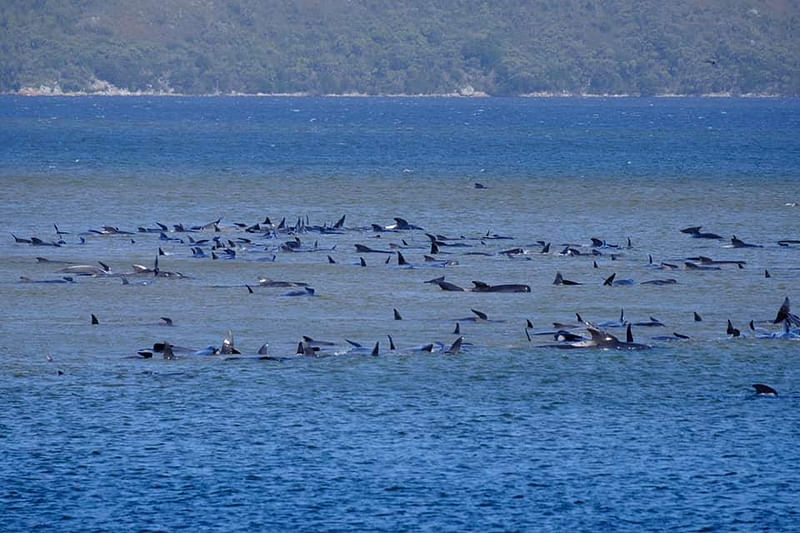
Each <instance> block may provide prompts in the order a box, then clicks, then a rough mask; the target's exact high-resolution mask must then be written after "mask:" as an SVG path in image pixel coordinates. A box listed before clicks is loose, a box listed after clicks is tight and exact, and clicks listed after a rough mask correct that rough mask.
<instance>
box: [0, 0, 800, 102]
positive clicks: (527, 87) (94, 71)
mask: <svg viewBox="0 0 800 533" xmlns="http://www.w3.org/2000/svg"><path fill="white" fill-rule="evenodd" d="M3 4H4V5H3V9H2V10H0V91H4V92H10V91H19V90H21V89H23V88H25V87H34V88H38V87H40V86H49V87H56V86H57V87H58V88H60V89H61V90H63V91H65V92H73V91H89V92H91V91H97V90H101V89H103V88H108V84H110V85H112V86H113V87H115V88H119V89H122V90H129V91H163V92H177V93H188V94H208V93H231V92H237V93H292V92H305V93H311V94H342V93H366V94H401V93H404V94H421V93H422V94H433V93H452V92H455V91H458V90H462V92H463V91H467V92H468V91H469V89H468V88H470V87H471V88H474V90H476V91H480V92H485V93H488V94H492V95H516V94H528V93H538V92H549V93H562V92H563V93H569V94H635V95H653V94H707V93H731V94H746V93H756V94H779V95H792V96H797V95H800V35H798V28H800V4H799V3H798V2H797V1H795V0H752V1H746V0H705V1H698V0H675V1H669V2H664V1H662V0H494V1H488V0H487V1H481V0H474V1H468V0H403V1H396V0H394V1H387V0H160V1H159V0H137V1H135V2H131V1H130V0H6V1H5V2H4V3H3Z"/></svg>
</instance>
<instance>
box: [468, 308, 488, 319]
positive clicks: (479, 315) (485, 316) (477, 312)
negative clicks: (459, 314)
mask: <svg viewBox="0 0 800 533" xmlns="http://www.w3.org/2000/svg"><path fill="white" fill-rule="evenodd" d="M470 311H472V312H473V313H475V315H477V317H478V318H480V319H481V320H487V319H488V318H489V317H488V315H487V314H486V313H484V312H483V311H478V310H476V309H470Z"/></svg>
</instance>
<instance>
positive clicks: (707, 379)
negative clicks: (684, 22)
mask: <svg viewBox="0 0 800 533" xmlns="http://www.w3.org/2000/svg"><path fill="white" fill-rule="evenodd" d="M0 119H2V121H3V123H4V124H5V126H4V127H3V129H2V131H0V141H2V142H0V161H2V165H0V180H1V181H2V193H0V194H2V198H3V207H4V208H3V209H2V210H1V211H0V223H2V225H3V226H4V227H5V228H7V233H14V234H15V235H17V236H20V237H30V236H33V235H35V236H38V237H40V238H42V239H44V240H47V241H49V240H52V239H55V238H56V235H55V233H54V229H53V227H52V224H53V223H56V224H58V227H59V229H61V230H64V231H69V232H70V233H69V234H68V235H64V236H63V239H64V241H65V244H64V245H62V246H60V247H49V246H47V247H40V246H31V245H27V244H16V243H14V240H13V239H12V238H11V236H10V235H9V236H8V238H7V239H4V240H2V242H0V251H2V254H1V255H0V261H2V264H3V268H2V270H1V271H0V287H2V291H3V295H4V297H5V304H6V305H5V310H6V311H5V314H4V319H3V320H2V322H0V333H2V335H0V338H2V340H0V358H2V361H3V367H4V369H5V370H4V371H3V372H1V373H0V392H2V393H3V397H4V398H5V399H6V401H7V404H8V405H7V408H6V409H5V410H4V411H3V414H2V415H0V454H2V456H3V459H4V460H3V461H2V463H0V464H2V465H3V466H2V467H0V508H2V509H3V515H4V517H5V525H4V529H6V530H9V531H23V530H25V531H27V530H31V529H33V528H37V529H43V530H75V529H80V530H107V529H110V528H113V529H118V530H170V531H171V530H178V529H185V528H196V527H202V528H205V529H220V530H245V529H247V530H252V529H254V528H257V529H270V530H284V529H297V528H298V527H299V528H302V529H305V530H342V529H360V530H363V529H370V530H375V529H384V530H408V529H414V530H436V531H442V530H465V529H480V530H515V529H516V530H521V529H527V530H530V529H538V530H552V529H557V528H558V529H564V528H566V529H569V530H592V531H594V530H597V529H601V528H602V529H622V530H642V529H650V530H652V529H664V528H667V527H669V528H674V529H678V530H687V529H690V530H699V529H706V530H720V531H723V530H724V531H729V530H747V531H750V530H752V529H754V528H759V529H762V528H764V529H767V528H769V529H776V530H788V529H792V528H793V526H794V524H795V523H796V522H797V517H796V510H795V508H796V506H795V505H794V497H793V496H794V494H796V493H797V491H798V489H799V488H800V487H799V486H798V485H799V482H798V479H797V476H796V475H795V474H794V468H793V467H794V465H795V464H797V461H798V458H800V457H799V456H798V452H797V450H796V446H795V445H794V443H795V442H796V440H797V438H798V436H800V424H798V416H797V414H796V413H797V412H798V409H797V407H798V405H797V404H798V400H799V399H800V396H799V395H798V394H797V383H798V371H797V368H798V359H799V358H800V342H798V341H792V340H780V339H757V338H754V336H753V335H752V334H749V333H750V332H748V331H747V330H748V327H747V323H748V322H749V321H750V320H751V319H752V320H756V321H764V320H771V319H772V318H774V317H775V312H776V311H777V309H778V307H779V306H780V304H781V302H782V301H783V299H784V297H786V296H788V297H789V298H790V299H791V300H792V301H793V302H797V301H798V298H800V294H798V291H797V282H798V280H800V268H799V267H798V258H800V247H798V246H793V247H782V246H779V245H778V244H777V241H778V240H780V239H800V229H798V228H799V226H798V216H800V207H793V206H792V204H793V203H794V202H798V201H800V187H798V184H800V141H798V135H797V132H798V131H800V127H799V126H800V103H799V102H798V101H797V100H730V99H725V100H695V99H614V100H599V99H598V100H571V99H566V100H544V101H542V100H519V99H509V100H505V99H491V100H461V99H291V98H283V99H260V98H259V99H251V98H219V99H203V98H190V99H179V98H161V99H158V98H80V99H70V98H64V99H60V98H53V99H21V98H11V97H3V98H0ZM475 182H481V183H484V184H485V185H486V186H487V187H488V188H487V189H475V188H474V187H473V184H474V183H475ZM787 204H788V205H787ZM342 215H346V217H347V218H346V226H347V227H348V228H349V229H348V231H347V232H345V233H344V234H341V235H331V234H320V233H315V232H310V231H309V232H300V233H299V234H298V237H299V238H300V239H301V241H302V243H303V244H304V245H305V246H306V247H308V248H313V246H314V243H315V242H316V243H317V251H311V252H299V253H298V252H295V253H291V252H286V251H282V250H280V249H279V248H278V247H279V245H280V244H281V243H283V242H285V241H287V240H290V239H292V238H293V236H289V235H287V234H285V233H282V234H280V235H279V236H278V237H277V238H266V237H264V236H263V234H260V233H259V234H252V233H245V232H243V231H242V230H241V229H240V228H237V227H236V226H235V225H234V223H237V222H241V223H245V224H248V225H250V224H254V223H256V222H261V221H263V220H264V217H265V216H269V217H270V219H271V220H272V221H273V222H277V221H279V220H280V219H281V218H282V217H286V219H287V223H288V224H289V225H294V224H295V222H296V220H297V219H298V218H302V219H305V218H306V217H307V219H308V221H309V223H310V224H312V225H315V224H320V225H321V224H324V223H328V224H332V223H334V222H335V221H336V220H337V219H339V217H340V216H342ZM395 216H400V217H404V218H406V219H408V220H409V221H410V222H411V223H413V224H418V225H420V226H422V227H424V228H425V230H424V231H423V230H419V231H416V230H415V231H404V232H383V233H379V234H378V233H376V232H374V231H372V229H371V228H370V225H371V224H373V223H375V224H381V225H389V224H392V223H393V222H394V221H393V217H395ZM219 217H221V218H222V221H221V223H220V230H221V231H220V232H219V233H215V232H213V231H208V232H200V233H192V234H186V233H175V232H170V233H169V237H174V238H182V239H184V241H185V242H184V243H183V244H182V243H179V242H177V241H162V240H160V239H159V237H158V234H157V233H154V234H144V233H138V232H136V228H137V227H138V226H147V227H155V225H156V222H160V223H164V224H168V225H170V226H171V225H173V224H179V223H182V224H185V225H186V226H191V225H201V224H206V223H208V222H210V221H213V220H215V219H217V218H219ZM103 225H112V226H117V227H119V228H120V229H123V230H130V231H133V232H135V233H134V234H133V235H102V236H101V235H96V234H91V233H87V230H89V229H99V228H101V227H102V226H103ZM691 225H703V227H704V229H705V230H707V231H713V232H715V233H718V234H720V235H721V236H723V237H724V240H719V241H718V240H703V239H692V238H690V237H689V236H687V235H684V234H682V233H680V232H679V231H678V230H679V229H681V228H684V227H686V226H691ZM425 231H428V232H431V233H435V234H442V235H446V236H450V237H460V236H464V237H465V239H464V240H461V241H457V242H459V243H460V244H468V245H470V246H471V247H470V248H457V247H446V248H445V247H443V250H442V251H443V252H446V253H444V254H442V255H441V257H442V258H447V259H452V260H454V261H457V262H458V264H457V265H452V266H447V267H445V268H434V267H431V266H430V265H429V264H426V263H425V261H424V257H423V256H424V255H425V254H427V253H428V247H429V240H428V238H427V237H426V236H425V234H424V233H425ZM487 234H497V235H501V236H508V237H512V239H508V240H506V239H502V240H500V239H486V238H485V237H486V236H487ZM378 235H380V236H378ZM732 235H736V236H737V237H739V238H741V239H743V240H745V241H747V242H750V243H757V244H760V245H762V246H763V247H761V248H746V249H730V248H726V247H724V245H725V244H727V243H728V242H729V239H730V237H731V236H732ZM81 236H83V237H84V239H85V240H86V242H85V244H79V238H80V237H81ZM188 236H192V237H193V238H195V239H198V238H203V237H204V238H212V237H214V236H221V237H222V238H224V239H226V240H227V239H234V238H236V237H246V238H250V239H252V240H253V242H251V243H248V244H247V245H245V246H244V247H242V248H240V249H239V250H238V252H237V258H236V259H235V260H222V259H220V260H216V261H214V260H212V259H210V258H205V259H195V258H192V257H191V252H190V250H189V248H190V246H191V245H189V244H186V242H187V241H188ZM591 237H597V238H600V239H604V240H606V241H608V242H609V243H612V244H619V245H621V246H623V248H622V249H619V250H617V249H603V250H601V251H602V253H603V255H600V256H596V257H594V256H580V257H565V256H561V255H559V254H558V252H559V251H561V249H562V248H563V247H564V244H565V243H573V244H580V245H581V246H580V248H579V249H580V250H581V251H583V252H586V253H589V252H590V251H591V247H590V246H589V244H590V238H591ZM628 238H630V240H631V247H630V248H628V247H626V244H627V239H628ZM540 240H541V241H545V242H551V243H552V252H553V253H551V254H547V255H542V254H539V253H538V252H539V250H540V249H541V245H540V244H537V241H540ZM132 241H133V242H132ZM403 241H405V243H406V244H405V245H403ZM356 243H360V244H366V245H368V246H371V247H373V248H379V249H384V250H388V249H390V245H391V244H395V245H403V246H404V248H403V249H402V253H403V255H404V256H405V257H406V259H407V260H408V261H409V262H411V263H412V264H413V265H415V267H416V268H411V269H407V268H400V267H398V266H397V260H396V257H395V256H391V257H392V259H391V263H390V264H388V265H387V264H384V260H385V259H386V257H388V256H387V255H383V254H361V255H359V254H357V253H356V252H355V248H354V244H356ZM159 247H161V248H162V249H163V250H164V251H165V252H166V253H167V255H165V256H161V257H160V260H159V266H160V268H161V269H162V270H169V271H179V272H181V273H184V274H186V275H187V276H189V277H190V279H163V278H159V279H153V278H151V277H143V276H130V277H129V279H130V284H129V285H123V284H122V281H121V277H119V276H116V275H114V276H102V277H98V278H91V277H77V278H75V280H76V282H75V283H71V284H40V283H20V282H19V277H20V276H27V277H30V278H32V279H34V280H40V281H41V280H52V279H58V278H59V277H60V276H61V275H63V274H62V273H59V272H58V270H59V269H60V268H61V267H62V266H63V265H60V264H53V263H37V262H36V259H35V258H36V257H37V256H42V257H46V258H48V259H50V260H63V261H73V262H78V263H87V264H95V265H96V264H97V261H103V262H104V263H106V264H108V265H110V267H111V269H112V271H113V272H114V273H120V272H126V271H130V270H131V265H132V264H142V265H146V266H152V265H153V260H154V258H155V255H156V253H157V250H158V248H159ZM512 247H523V248H525V249H526V250H528V251H529V252H530V253H528V254H526V255H525V256H524V257H523V258H519V259H510V258H507V257H506V256H504V255H502V254H497V252H499V251H502V250H505V249H508V248H512ZM474 251H481V252H489V253H494V255H492V256H484V255H467V254H466V253H465V252H474ZM206 252H207V253H210V249H209V248H208V247H206ZM612 253H615V254H616V253H619V256H618V257H616V258H615V259H612V256H611V254H612ZM273 254H274V255H275V261H274V262H270V261H263V259H270V258H271V257H272V256H273ZM328 255H330V256H331V257H332V258H334V260H335V261H336V264H330V263H329V262H328V260H327V256H328ZM648 255H652V257H653V259H654V261H655V262H656V263H660V262H661V261H666V262H671V263H676V264H678V265H682V264H683V261H684V259H685V258H687V257H691V256H697V255H704V256H709V257H712V258H714V259H721V260H743V261H746V265H745V268H743V269H737V268H735V267H730V266H725V267H723V269H722V270H720V271H703V272H695V271H687V270H685V269H679V270H674V271H661V270H654V269H653V268H651V267H649V266H648ZM359 257H363V258H364V259H365V261H366V262H367V267H364V268H362V267H360V266H358V260H359ZM593 261H597V263H598V268H594V267H593ZM765 269H767V270H769V272H770V274H771V277H770V278H765V276H764V270H765ZM556 271H561V272H562V273H563V274H564V277H566V278H568V279H573V280H578V281H581V282H583V283H584V285H581V286H575V287H565V286H554V285H552V281H553V278H554V276H555V273H556ZM613 272H616V273H617V279H633V280H635V281H636V283H635V284H634V285H631V286H620V287H603V286H601V285H602V281H603V280H604V279H605V278H606V277H607V276H609V275H610V274H611V273H613ZM441 275H445V276H446V279H447V280H448V281H451V282H453V283H456V284H458V285H460V286H463V287H469V286H471V282H472V280H482V281H485V282H489V283H493V284H498V283H524V284H528V285H530V287H531V292H530V293H522V294H483V293H471V292H464V293H451V292H444V291H440V290H439V289H438V288H436V287H435V286H433V285H430V284H424V283H423V281H426V280H430V279H432V278H435V277H438V276H441ZM259 277H268V278H272V279H276V280H292V281H303V282H307V283H310V284H311V285H312V286H313V287H314V288H315V289H316V295H315V296H314V297H313V298H306V297H299V298H298V297H287V296H282V294H283V293H285V292H286V291H287V290H288V289H283V288H265V287H256V286H255V285H256V284H257V279H258V278H259ZM654 278H673V279H676V280H677V283H676V284H675V285H669V286H661V287H659V286H649V285H641V284H640V283H639V282H641V281H645V280H648V279H654ZM246 284H247V285H251V286H253V288H254V292H253V294H250V293H249V292H248V291H247V289H246V287H245V285H246ZM393 309H397V310H398V311H399V312H400V313H401V315H402V317H403V320H400V321H395V320H392V310H393ZM470 309H477V310H481V311H484V312H486V313H487V314H488V315H489V318H490V319H491V320H492V321H490V322H487V323H481V322H471V321H464V320H463V319H465V318H468V317H474V315H473V313H472V312H471V311H470ZM620 309H624V313H625V317H626V318H627V319H629V320H631V321H645V320H648V318H649V317H650V316H653V317H656V318H658V319H659V320H660V321H662V322H664V323H665V324H666V327H663V328H647V327H635V328H634V334H635V335H636V340H637V341H638V342H643V343H647V344H650V345H652V346H653V348H652V349H651V350H648V351H642V352H638V351H637V352H627V351H626V352H596V351H588V352H587V351H574V350H571V351H562V350H554V349H551V348H544V347H542V345H545V344H549V343H551V342H552V341H551V339H550V338H548V337H545V336H541V337H539V336H534V337H533V342H529V341H528V340H527V338H526V336H525V331H524V325H525V320H526V319H530V320H532V322H533V324H534V331H545V330H548V329H552V327H551V323H552V322H555V321H560V322H573V321H574V320H575V318H574V314H575V313H576V312H578V313H580V314H581V315H582V316H583V317H584V318H586V319H587V320H591V321H594V322H601V321H604V320H612V319H616V318H618V316H619V313H620ZM694 311H697V312H698V313H700V314H701V315H702V316H703V321H702V322H694V320H693V318H692V313H693V312H694ZM91 314H96V315H97V316H98V318H99V320H100V324H99V325H97V326H92V325H91V324H90V316H91ZM161 316H168V317H171V318H172V319H173V320H174V322H175V326H174V327H166V326H163V325H160V324H159V321H160V319H159V317H161ZM728 319H730V320H732V321H733V322H734V324H735V325H736V326H737V327H738V328H740V329H741V330H742V331H745V332H747V333H748V338H744V339H742V338H740V339H732V338H729V336H728V335H726V333H725V326H726V321H727V320H728ZM457 321H458V322H459V323H460V328H461V333H462V334H463V335H464V337H465V342H467V343H469V344H468V345H467V346H466V347H465V348H464V350H463V351H462V353H460V354H459V355H458V356H447V355H444V354H441V353H434V354H428V353H419V352H414V351H410V350H407V348H410V347H412V346H418V345H422V344H425V343H429V342H434V341H438V342H442V343H444V344H445V345H448V344H449V343H451V342H452V341H453V340H454V339H455V338H456V337H457V335H454V334H453V333H452V332H453V329H454V326H455V323H456V322H457ZM762 326H763V327H768V326H766V325H763V324H762ZM771 329H772V330H774V331H777V328H776V327H774V326H773V327H772V328H771ZM228 330H231V331H232V332H233V333H234V335H235V340H236V344H237V346H238V347H239V348H240V349H242V351H243V352H245V353H249V354H253V353H255V351H256V350H257V349H258V347H259V346H261V344H262V343H264V342H268V343H269V345H270V346H269V350H270V353H271V354H273V355H280V356H291V354H293V352H294V349H295V347H296V345H297V342H298V340H299V338H300V336H301V335H309V336H311V337H314V338H317V339H326V340H331V341H334V342H335V343H336V346H335V347H334V348H332V349H331V350H329V351H328V354H329V355H330V357H321V358H296V359H295V358H292V359H290V360H286V361H283V362H275V361H252V360H243V361H222V360H221V358H219V357H209V358H190V359H180V360H176V361H164V360H162V359H159V356H158V355H156V357H155V358H154V359H152V360H140V359H130V358H128V357H130V356H132V355H134V354H136V351H137V350H139V349H141V348H145V347H148V346H152V344H153V343H155V342H161V341H165V340H168V341H169V342H171V343H172V344H175V345H178V346H188V347H191V348H195V349H199V348H203V347H205V346H207V345H215V346H220V344H221V342H222V339H223V337H224V336H225V334H226V333H227V331H228ZM673 331H677V332H680V333H682V334H685V335H688V336H690V337H691V339H690V340H688V341H686V342H680V343H677V342H665V341H654V340H652V339H651V337H653V336H655V335H663V334H669V333H671V332H673ZM612 332H613V333H614V334H615V335H622V336H624V331H622V330H619V329H615V330H612ZM386 335H392V337H393V339H394V342H395V343H396V344H397V346H398V348H400V350H398V351H397V352H395V353H391V352H389V351H388V339H387V337H386ZM345 339H351V340H353V341H357V342H360V343H362V344H363V345H364V346H366V347H368V349H367V351H369V349H371V347H372V346H373V344H374V343H375V342H377V341H379V342H380V349H381V356H379V357H377V358H376V357H369V356H363V355H353V354H349V355H345V354H342V353H341V352H344V351H345V350H347V348H348V345H347V343H346V342H345ZM48 354H50V355H51V356H52V358H53V361H48V360H47V359H46V356H47V355H48ZM59 371H60V372H61V374H59ZM760 382H762V383H768V384H770V385H772V386H773V387H775V388H776V389H778V391H779V396H778V397H777V398H764V397H756V396H754V394H753V392H752V391H753V389H752V387H751V384H752V383H760Z"/></svg>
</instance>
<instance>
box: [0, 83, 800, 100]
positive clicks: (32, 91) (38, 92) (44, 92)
mask: <svg viewBox="0 0 800 533" xmlns="http://www.w3.org/2000/svg"><path fill="white" fill-rule="evenodd" d="M0 96H25V97H31V98H40V97H73V98H79V97H93V96H103V97H109V96H111V97H158V98H231V97H234V98H241V97H245V98H465V99H474V98H477V99H482V98H531V99H537V98H540V99H545V98H547V99H550V98H748V99H751V98H752V99H755V98H798V97H800V96H790V95H781V94H760V93H741V94H733V93H730V92H723V93H704V94H675V93H663V94H655V95H649V96H642V95H639V94H594V93H571V92H536V93H525V94H516V95H510V96H494V95H490V94H488V93H485V92H482V91H474V92H469V93H465V92H459V91H456V92H451V93H430V94H367V93H341V94H314V93H309V92H292V93H240V92H230V93H204V94H192V93H177V92H167V91H127V90H122V89H113V90H102V91H62V90H60V89H58V88H56V89H53V88H52V87H47V86H41V87H39V88H34V87H23V88H22V89H20V90H18V91H10V92H1V93H0Z"/></svg>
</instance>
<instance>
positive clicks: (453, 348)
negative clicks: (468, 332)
mask: <svg viewBox="0 0 800 533" xmlns="http://www.w3.org/2000/svg"><path fill="white" fill-rule="evenodd" d="M462 342H464V337H459V338H457V339H456V340H455V341H454V342H453V344H451V345H450V347H449V348H448V349H447V350H446V351H445V352H444V353H446V354H450V355H456V354H457V353H458V352H460V351H461V343H462Z"/></svg>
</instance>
